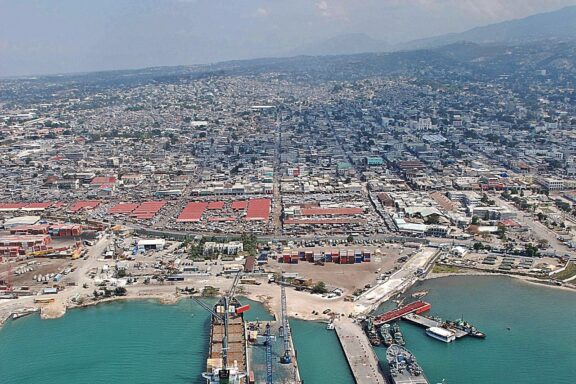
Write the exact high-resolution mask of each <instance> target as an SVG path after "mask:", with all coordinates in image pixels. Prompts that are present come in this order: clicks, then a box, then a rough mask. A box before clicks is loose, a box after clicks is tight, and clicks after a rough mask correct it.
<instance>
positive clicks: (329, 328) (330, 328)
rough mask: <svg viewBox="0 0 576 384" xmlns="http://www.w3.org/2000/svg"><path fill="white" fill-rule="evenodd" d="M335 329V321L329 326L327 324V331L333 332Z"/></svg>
mask: <svg viewBox="0 0 576 384" xmlns="http://www.w3.org/2000/svg"><path fill="white" fill-rule="evenodd" d="M334 328H335V326H334V322H333V321H330V322H329V323H328V324H326V329H327V330H329V331H333V330H334Z"/></svg>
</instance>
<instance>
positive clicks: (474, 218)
mask: <svg viewBox="0 0 576 384" xmlns="http://www.w3.org/2000/svg"><path fill="white" fill-rule="evenodd" d="M479 223H480V219H479V218H478V216H472V225H478V224H479Z"/></svg>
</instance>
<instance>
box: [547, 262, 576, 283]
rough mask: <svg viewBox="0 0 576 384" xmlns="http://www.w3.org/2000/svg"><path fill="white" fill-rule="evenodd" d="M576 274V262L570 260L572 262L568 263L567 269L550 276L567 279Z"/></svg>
mask: <svg viewBox="0 0 576 384" xmlns="http://www.w3.org/2000/svg"><path fill="white" fill-rule="evenodd" d="M574 275H576V264H574V263H573V262H570V264H568V266H567V267H566V269H565V270H563V271H562V272H559V273H555V274H553V275H552V276H550V277H552V278H554V279H556V280H566V279H569V278H571V277H572V276H574Z"/></svg>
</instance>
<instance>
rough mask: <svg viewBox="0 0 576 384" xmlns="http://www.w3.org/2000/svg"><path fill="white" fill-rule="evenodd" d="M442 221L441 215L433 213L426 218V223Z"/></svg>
mask: <svg viewBox="0 0 576 384" xmlns="http://www.w3.org/2000/svg"><path fill="white" fill-rule="evenodd" d="M439 222H440V215H438V214H437V213H433V214H431V215H430V216H428V217H427V218H426V224H438V223H439Z"/></svg>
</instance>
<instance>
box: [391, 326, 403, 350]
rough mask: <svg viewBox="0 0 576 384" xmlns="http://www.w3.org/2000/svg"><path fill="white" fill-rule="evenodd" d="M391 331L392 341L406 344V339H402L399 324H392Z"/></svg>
mask: <svg viewBox="0 0 576 384" xmlns="http://www.w3.org/2000/svg"><path fill="white" fill-rule="evenodd" d="M392 333H393V334H394V342H395V343H396V344H398V345H406V341H405V340H404V335H403V334H402V331H401V330H400V326H399V325H398V324H394V326H393V327H392Z"/></svg>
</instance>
